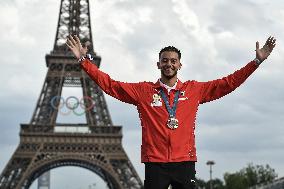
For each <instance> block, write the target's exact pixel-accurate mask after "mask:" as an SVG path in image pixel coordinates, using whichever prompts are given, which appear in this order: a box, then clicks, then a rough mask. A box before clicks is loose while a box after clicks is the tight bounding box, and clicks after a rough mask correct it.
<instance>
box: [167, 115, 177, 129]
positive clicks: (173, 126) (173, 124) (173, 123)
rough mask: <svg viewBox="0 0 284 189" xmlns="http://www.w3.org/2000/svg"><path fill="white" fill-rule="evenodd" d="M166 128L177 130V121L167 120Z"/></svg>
mask: <svg viewBox="0 0 284 189" xmlns="http://www.w3.org/2000/svg"><path fill="white" fill-rule="evenodd" d="M167 126H168V128H170V129H177V128H178V120H177V119H176V118H174V117H170V118H169V119H168V122H167Z"/></svg>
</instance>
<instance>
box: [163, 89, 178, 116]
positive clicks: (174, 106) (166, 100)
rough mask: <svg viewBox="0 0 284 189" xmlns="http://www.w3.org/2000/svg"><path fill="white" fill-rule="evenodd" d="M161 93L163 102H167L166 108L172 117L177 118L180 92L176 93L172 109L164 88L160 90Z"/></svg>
mask: <svg viewBox="0 0 284 189" xmlns="http://www.w3.org/2000/svg"><path fill="white" fill-rule="evenodd" d="M160 93H161V96H162V99H163V101H164V102H165V105H166V108H167V111H168V113H169V115H170V117H171V118H175V116H176V110H177V103H178V97H179V93H180V91H176V93H175V99H174V103H173V107H172V108H171V107H170V102H169V100H168V98H167V96H166V94H165V92H164V90H163V89H162V88H161V89H160Z"/></svg>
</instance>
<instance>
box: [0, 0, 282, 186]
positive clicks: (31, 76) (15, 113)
mask: <svg viewBox="0 0 284 189" xmlns="http://www.w3.org/2000/svg"><path fill="white" fill-rule="evenodd" d="M59 6H60V1H59V0H45V1H40V0H9V1H7V0H0V24H1V27H0V42H1V43H0V48H1V51H0V53H1V54H0V63H1V69H0V82H1V85H0V86H1V88H0V120H1V123H0V125H1V132H0V149H1V150H0V171H1V172H2V170H3V169H4V167H5V165H6V164H7V163H8V161H9V159H10V157H11V156H12V154H13V152H14V150H15V149H16V147H17V145H18V143H19V136H18V134H19V129H20V128H19V124H20V123H29V121H30V119H31V116H32V113H33V110H34V108H35V105H36V102H37V99H38V97H39V94H40V91H41V87H42V85H43V81H44V78H45V75H46V71H47V68H46V65H45V55H46V54H47V53H49V52H50V51H51V50H52V48H53V44H54V39H55V32H56V27H57V20H58V14H59ZM90 6H91V7H90V10H91V24H92V33H93V39H94V47H95V50H96V52H97V53H98V54H99V55H100V56H101V57H102V62H101V70H103V71H105V72H106V73H108V74H109V75H110V76H111V77H112V78H114V79H117V80H121V81H128V82H138V81H144V80H145V81H154V82H155V81H156V80H157V79H158V78H159V76H160V73H159V70H158V69H157V68H156V62H157V61H158V52H159V51H160V49H161V48H162V47H164V46H168V45H174V46H176V47H178V48H179V49H180V50H181V52H182V59H181V61H182V63H183V67H182V69H181V70H180V72H179V78H180V80H182V81H186V80H188V79H190V80H193V79H194V80H198V81H208V80H212V79H217V78H220V77H223V76H226V75H228V74H230V73H232V72H233V71H235V70H237V69H239V68H241V67H242V66H244V65H246V63H247V62H249V61H250V60H252V59H254V57H255V52H254V50H255V42H256V41H259V42H260V44H261V45H263V44H264V42H265V40H266V38H267V37H269V35H273V36H275V37H276V39H277V46H276V48H275V49H274V51H273V53H272V54H271V56H270V57H269V58H268V59H267V60H266V61H265V62H264V63H263V64H262V65H261V66H260V67H259V68H258V69H257V70H256V72H255V73H254V74H253V75H252V76H251V77H250V78H249V79H248V80H247V81H246V82H245V83H244V84H243V85H242V86H241V87H240V88H238V89H237V90H236V91H234V92H233V93H231V94H230V95H227V96H225V97H224V98H222V99H220V100H217V101H214V102H211V103H207V104H204V105H201V106H200V108H199V112H198V116H197V121H196V124H197V130H196V140H197V153H198V163H197V177H199V178H202V179H204V180H208V179H209V168H208V166H207V165H206V161H207V160H214V161H215V162H216V165H214V167H213V177H214V178H215V177H218V178H223V174H224V173H225V172H235V171H238V170H240V169H241V168H243V167H245V166H246V165H247V164H248V163H250V162H252V163H254V164H261V165H265V164H269V165H270V166H271V167H272V168H274V169H275V170H276V172H277V173H278V175H279V177H283V176H284V164H283V159H284V150H283V148H284V124H283V123H284V114H283V113H284V95H283V92H284V85H283V81H284V74H283V71H282V70H283V69H284V57H283V54H284V45H283V44H284V3H283V0H273V1H271V0H214V1H212V0H203V1H196V0H147V1H145V0H90ZM69 92H70V91H69ZM106 100H107V104H108V107H109V110H110V113H111V116H112V120H113V122H114V124H115V125H123V134H124V138H123V145H124V148H125V150H126V152H127V153H128V156H129V158H130V160H131V161H132V163H133V164H134V166H135V168H136V170H137V172H138V173H139V175H140V177H141V179H142V180H143V179H144V166H143V164H141V163H140V144H141V130H140V122H139V118H138V114H137V111H136V109H135V107H134V106H132V105H128V104H124V103H122V102H120V101H117V100H115V99H113V98H111V97H109V96H106ZM72 173H73V175H71V174H72ZM63 174H64V175H63ZM68 174H70V175H68ZM51 177H52V179H53V184H52V189H59V188H61V189H62V188H70V189H83V188H88V186H89V185H91V184H92V183H94V182H97V181H94V174H93V173H91V172H90V171H88V170H84V169H82V168H57V169H55V170H53V172H52V175H51ZM67 177H68V178H67ZM95 177H97V176H95ZM70 178H72V179H71V180H72V181H73V180H74V183H73V182H71V181H70ZM76 179H77V180H76ZM33 186H35V184H34V185H33ZM97 186H100V184H97ZM34 188H35V187H34Z"/></svg>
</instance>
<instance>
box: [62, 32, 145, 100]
mask: <svg viewBox="0 0 284 189" xmlns="http://www.w3.org/2000/svg"><path fill="white" fill-rule="evenodd" d="M66 45H67V46H68V47H69V49H70V50H71V51H72V52H73V54H74V55H75V57H76V58H77V59H78V60H79V59H80V60H81V67H82V68H83V69H84V70H85V71H86V73H87V74H88V75H89V76H90V77H91V78H92V80H94V81H95V83H97V84H98V85H99V86H100V87H101V89H102V90H103V91H104V92H105V93H107V94H109V95H110V96H113V97H114V98H117V99H118V100H121V101H122V102H126V103H130V104H134V105H137V101H138V98H139V92H138V90H139V89H140V86H139V85H140V84H139V83H124V82H120V81H115V80H113V79H111V78H110V76H109V75H108V74H106V73H104V72H102V71H100V70H99V69H98V67H97V66H96V65H95V64H93V63H92V62H91V61H90V60H89V59H88V58H84V57H86V53H87V51H88V49H87V46H86V47H82V44H81V42H80V39H79V38H78V37H77V36H76V35H75V36H74V37H72V36H69V37H68V38H67V42H66ZM82 57H83V58H82Z"/></svg>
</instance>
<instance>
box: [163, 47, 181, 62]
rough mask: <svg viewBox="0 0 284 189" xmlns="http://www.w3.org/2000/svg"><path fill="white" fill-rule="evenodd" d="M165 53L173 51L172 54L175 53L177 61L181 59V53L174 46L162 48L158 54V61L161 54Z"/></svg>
mask: <svg viewBox="0 0 284 189" xmlns="http://www.w3.org/2000/svg"><path fill="white" fill-rule="evenodd" d="M165 51H173V52H176V53H177V54H178V59H179V60H180V58H181V53H180V50H178V49H177V48H176V47H174V46H167V47H164V48H162V49H161V50H160V52H159V59H160V58H161V54H162V53H163V52H165Z"/></svg>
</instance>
